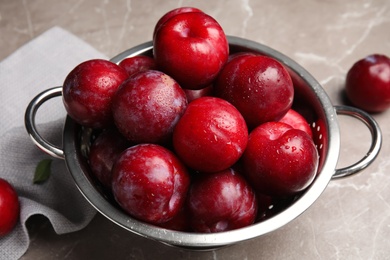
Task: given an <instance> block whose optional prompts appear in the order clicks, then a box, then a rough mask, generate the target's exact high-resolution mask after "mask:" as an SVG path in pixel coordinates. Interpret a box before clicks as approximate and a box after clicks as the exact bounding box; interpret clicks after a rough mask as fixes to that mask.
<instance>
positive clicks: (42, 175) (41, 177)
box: [33, 159, 52, 184]
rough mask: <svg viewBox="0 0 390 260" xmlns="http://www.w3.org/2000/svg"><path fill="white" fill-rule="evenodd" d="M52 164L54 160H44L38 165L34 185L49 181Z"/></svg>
mask: <svg viewBox="0 0 390 260" xmlns="http://www.w3.org/2000/svg"><path fill="white" fill-rule="evenodd" d="M51 162H52V159H43V160H42V161H40V162H39V163H38V165H37V167H36V168H35V174H34V179H33V183H34V184H40V183H43V182H45V181H46V180H47V179H49V177H50V174H51V168H50V166H51Z"/></svg>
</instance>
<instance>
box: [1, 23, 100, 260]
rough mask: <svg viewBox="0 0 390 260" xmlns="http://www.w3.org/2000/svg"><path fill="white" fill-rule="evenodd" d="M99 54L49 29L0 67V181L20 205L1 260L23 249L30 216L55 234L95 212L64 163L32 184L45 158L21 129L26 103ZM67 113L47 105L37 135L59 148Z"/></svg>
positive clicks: (81, 224)
mask: <svg viewBox="0 0 390 260" xmlns="http://www.w3.org/2000/svg"><path fill="white" fill-rule="evenodd" d="M92 58H104V59H107V57H104V55H103V54H101V53H99V52H98V51H96V50H95V49H94V48H93V47H91V46H90V45H88V44H87V43H85V42H83V41H82V40H80V39H79V38H77V37H75V36H74V35H72V34H71V33H69V32H67V31H65V30H63V29H61V28H58V27H54V28H52V29H50V30H48V31H47V32H45V33H43V34H42V35H40V36H38V37H37V38H35V39H34V40H32V41H30V42H29V43H27V44H26V45H24V46H22V47H21V48H20V49H19V50H17V51H16V52H15V53H13V54H12V55H10V56H9V57H7V58H6V59H4V60H3V61H2V62H1V63H0V88H1V94H0V178H3V179H6V180H7V181H8V182H10V183H11V184H12V185H13V186H14V187H15V189H16V191H17V193H18V195H19V201H20V207H21V212H20V221H19V223H18V224H17V226H16V228H15V229H14V230H13V231H12V232H11V233H10V234H9V235H7V236H5V237H3V238H0V259H1V260H2V259H7V260H9V259H18V258H20V257H21V256H22V255H23V254H24V253H25V252H26V251H27V249H28V246H29V242H30V239H29V235H28V230H27V228H26V221H27V220H28V219H29V217H30V216H33V215H36V214H40V215H44V216H46V217H47V218H48V219H49V220H50V222H51V224H52V226H53V228H54V230H55V232H56V233H58V234H64V233H68V232H73V231H77V230H80V229H82V228H84V227H85V226H86V225H87V224H88V223H89V222H90V220H91V219H92V218H93V216H94V215H95V213H96V211H95V210H94V209H93V208H92V207H91V206H90V205H89V204H88V202H87V201H86V200H85V199H84V197H83V196H82V195H81V193H80V192H79V191H78V189H77V188H76V185H75V183H74V182H73V179H72V177H71V175H70V174H69V173H68V171H67V169H66V167H65V162H64V161H63V160H61V159H53V162H52V165H51V170H52V174H51V176H50V178H49V179H48V180H47V181H46V182H45V183H43V184H39V185H38V184H33V176H34V172H35V167H36V166H37V164H38V162H40V161H41V160H42V159H45V158H51V157H50V156H49V155H46V154H45V153H44V152H42V151H41V150H39V149H38V148H37V147H36V146H35V145H34V143H33V142H32V141H31V139H30V138H29V136H28V134H27V132H26V130H25V127H24V113H25V109H26V107H27V105H28V103H29V102H30V101H31V99H32V98H34V97H35V96H36V95H37V94H38V93H40V92H41V91H43V90H45V89H48V88H51V87H54V86H60V85H62V83H63V81H64V79H65V77H66V75H67V74H68V73H69V72H70V70H72V69H73V68H74V67H75V66H76V65H78V64H79V63H81V62H82V61H85V60H87V59H92ZM65 115H66V112H65V110H64V108H63V104H62V101H61V98H60V97H57V98H53V99H51V100H49V101H47V102H46V103H45V104H44V105H43V106H42V107H41V108H40V109H39V111H38V113H37V117H36V120H37V125H38V130H39V131H40V133H41V135H42V136H43V137H44V138H45V139H47V140H49V141H50V142H52V143H54V144H57V145H59V146H61V139H62V127H63V123H64V120H65Z"/></svg>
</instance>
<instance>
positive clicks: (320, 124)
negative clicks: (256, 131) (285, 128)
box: [25, 36, 382, 250]
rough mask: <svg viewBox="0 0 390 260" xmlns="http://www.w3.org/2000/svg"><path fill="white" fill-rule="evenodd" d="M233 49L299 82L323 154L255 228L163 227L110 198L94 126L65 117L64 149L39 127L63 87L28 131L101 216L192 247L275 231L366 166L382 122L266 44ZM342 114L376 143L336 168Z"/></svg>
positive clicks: (238, 42) (147, 48)
mask: <svg viewBox="0 0 390 260" xmlns="http://www.w3.org/2000/svg"><path fill="white" fill-rule="evenodd" d="M228 40H229V46H230V50H231V52H242V51H251V52H256V53H260V54H263V55H267V56H270V57H273V58H275V59H277V60H279V61H280V62H282V63H283V64H284V65H285V66H286V67H287V68H288V70H289V73H290V75H291V77H292V79H293V82H294V88H295V98H294V105H293V106H294V108H296V109H297V110H299V111H301V112H302V113H303V114H304V115H305V117H306V119H307V120H308V121H309V122H310V123H311V125H312V127H313V132H314V135H315V136H316V138H315V142H316V145H317V148H318V151H319V154H320V166H319V169H318V173H317V177H316V178H315V180H314V182H313V183H312V185H311V186H310V187H309V188H308V189H306V190H305V191H304V192H303V193H302V194H300V195H299V196H297V197H296V198H295V200H294V201H293V202H292V203H291V204H289V205H288V206H286V208H284V209H282V210H281V211H280V212H279V213H278V214H276V215H275V216H273V217H271V218H269V219H266V220H264V221H261V222H258V223H255V224H253V225H251V226H248V227H245V228H240V229H237V230H233V231H228V232H221V233H213V234H199V233H185V232H178V231H172V230H167V229H164V228H159V227H156V226H153V225H150V224H147V223H143V222H141V221H138V220H136V219H134V218H131V217H130V216H128V215H127V214H126V213H124V211H122V210H121V209H120V208H119V207H118V206H117V204H116V203H115V202H114V201H113V199H112V198H110V197H109V196H107V194H105V193H104V191H103V190H102V189H101V188H100V186H99V184H98V183H97V182H96V181H95V179H94V178H93V177H92V176H91V175H90V172H89V167H88V164H87V161H86V154H87V153H88V148H89V145H90V137H91V134H92V130H91V129H87V128H84V127H81V126H80V125H78V124H76V123H75V122H74V121H73V120H72V119H71V118H70V117H67V118H66V121H65V126H64V130H63V147H56V146H54V145H52V144H50V143H49V142H47V141H46V140H44V139H43V138H42V137H41V136H40V135H39V133H38V131H37V129H36V126H35V114H36V111H37V110H38V108H39V107H40V106H41V105H42V104H43V103H44V102H45V101H47V100H49V99H51V98H53V97H56V96H61V95H62V87H61V86H59V87H55V88H51V89H48V90H46V91H44V92H42V93H40V94H38V95H37V96H36V97H35V98H34V99H33V100H32V101H31V103H30V104H29V106H28V107H27V109H26V114H25V125H26V129H27V132H28V133H29V135H30V136H31V138H32V140H33V141H34V142H35V144H36V145H37V146H38V147H40V148H41V149H42V150H43V151H45V152H46V153H48V154H50V155H51V156H54V157H57V158H62V159H64V160H65V162H66V164H67V167H68V170H69V172H70V174H71V175H72V177H73V178H74V181H75V183H76V185H77V187H78V188H79V190H80V192H81V193H82V194H83V195H84V197H85V198H86V199H87V200H88V201H89V202H90V203H91V205H92V206H94V207H95V208H96V209H97V210H98V211H99V212H100V213H101V214H103V215H104V216H106V217H107V218H108V219H110V220H111V221H112V222H114V223H116V224H118V225H119V226H121V227H123V228H124V229H126V230H128V231H131V232H134V233H136V234H139V235H141V236H144V237H147V238H150V239H154V240H157V241H159V242H162V243H165V244H168V245H173V246H179V247H186V248H191V249H202V250H204V249H209V248H216V247H220V246H225V245H229V244H234V243H237V242H241V241H244V240H248V239H252V238H255V237H258V236H261V235H264V234H266V233H268V232H271V231H273V230H276V229H278V228H280V227H282V226H284V225H286V224H287V223H289V222H290V221H292V220H293V219H295V218H296V217H298V216H299V215H300V214H302V213H303V212H304V211H305V210H306V209H308V208H309V207H310V206H311V205H312V204H313V203H314V202H315V201H316V200H317V198H318V197H319V196H320V195H321V193H322V192H323V191H324V190H325V188H326V187H327V185H328V183H329V181H330V180H331V179H335V178H340V177H345V176H349V175H352V174H354V173H357V172H359V171H361V170H362V169H364V168H366V167H367V166H368V165H369V164H370V163H371V162H373V160H374V159H375V158H376V156H377V155H378V153H379V151H380V148H381V143H382V136H381V131H380V128H379V126H378V124H377V123H376V122H375V120H374V119H373V118H372V117H371V116H370V115H369V114H367V113H365V112H363V111H361V110H359V109H356V108H354V107H349V106H333V105H332V103H331V101H330V99H329V97H328V96H327V94H326V93H325V91H324V89H323V88H322V87H321V86H320V84H319V83H318V82H317V81H316V80H315V79H314V78H313V77H312V76H311V75H310V74H309V73H308V72H307V71H306V70H305V69H304V68H302V67H301V66H300V65H299V64H297V63H296V62H294V61H293V60H291V59H290V58H288V57H286V56H285V55H283V54H281V53H279V52H278V51H276V50H273V49H271V48H269V47H267V46H264V45H262V44H259V43H256V42H253V41H249V40H246V39H242V38H238V37H232V36H228ZM152 52H153V46H152V42H147V43H144V44H141V45H138V46H136V47H134V48H131V49H129V50H127V51H125V52H123V53H121V54H119V55H117V56H116V57H114V58H113V59H111V61H113V62H116V63H118V62H120V61H121V60H122V59H124V58H126V57H130V56H135V55H139V54H145V55H152ZM340 114H343V115H348V116H352V117H354V118H356V119H358V120H361V121H362V122H363V123H365V125H366V126H367V127H368V128H369V130H370V133H371V137H372V143H371V146H370V148H369V151H368V152H367V154H366V156H364V158H362V159H361V160H360V161H358V162H356V163H355V164H353V165H351V166H348V167H345V168H342V169H336V166H337V161H338V157H339V152H340V131H339V124H338V120H337V116H338V115H340Z"/></svg>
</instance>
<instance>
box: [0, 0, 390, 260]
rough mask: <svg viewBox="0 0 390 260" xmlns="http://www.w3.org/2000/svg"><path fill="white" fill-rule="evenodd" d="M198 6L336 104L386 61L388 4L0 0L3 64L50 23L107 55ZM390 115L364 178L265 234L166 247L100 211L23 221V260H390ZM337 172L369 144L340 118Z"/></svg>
mask: <svg viewBox="0 0 390 260" xmlns="http://www.w3.org/2000/svg"><path fill="white" fill-rule="evenodd" d="M179 6H195V7H198V8H200V9H202V10H203V11H205V12H207V13H209V14H210V15H212V16H213V17H215V18H216V19H217V20H218V21H219V22H220V24H221V25H222V27H223V28H224V30H225V32H226V34H229V35H235V36H239V37H244V38H248V39H251V40H255V41H258V42H260V43H263V44H266V45H268V46H270V47H272V48H274V49H277V50H278V51H280V52H282V53H284V54H286V55H287V56H289V57H290V58H292V59H294V60H296V61H297V62H298V63H300V64H301V65H302V66H304V67H305V68H306V69H307V70H308V71H309V72H310V73H311V74H312V75H313V76H314V77H315V78H316V79H317V80H318V81H319V82H320V83H321V85H322V86H323V87H324V89H325V90H326V92H327V93H328V94H329V96H330V98H331V100H332V102H333V103H334V104H335V105H336V104H342V103H343V99H342V97H341V93H342V89H343V87H344V80H345V75H346V72H347V71H348V69H349V68H350V66H352V64H353V63H354V62H355V61H356V60H358V59H360V58H363V57H364V56H366V55H368V54H371V53H383V54H386V55H388V56H390V1H388V0H356V1H336V0H329V1H321V0H315V1H305V0H297V1H287V0H276V1H265V0H259V1H254V0H252V1H249V0H241V1H238V0H237V1H233V0H228V1H222V0H218V1H182V0H181V1H163V0H159V1H139V0H133V1H131V0H127V1H121V0H99V1H94V0H69V1H47V0H45V1H43V0H31V1H27V0H15V1H7V0H0V60H2V59H4V58H5V57H7V56H8V55H9V54H11V53H12V52H13V51H15V50H16V49H17V48H18V47H20V46H21V45H23V44H24V43H26V42H28V41H29V40H31V39H33V38H34V37H35V36H37V35H39V34H40V33H42V32H44V31H46V30H47V29H49V28H51V27H53V26H60V27H62V28H64V29H66V30H68V31H70V32H71V33H73V34H75V35H76V36H78V37H80V38H81V39H83V40H84V41H86V42H88V43H89V44H91V45H92V46H93V47H95V48H96V49H97V50H99V51H100V52H102V53H104V54H105V55H107V56H108V57H112V56H114V55H115V54H117V53H119V52H121V51H123V50H125V49H128V48H129V47H131V46H134V45H136V44H139V43H142V42H145V41H149V40H150V39H151V35H152V31H153V26H154V24H155V22H156V21H157V20H158V18H159V17H160V16H161V15H163V14H164V13H165V12H166V11H168V10H170V9H173V8H176V7H179ZM389 113H390V111H387V112H384V113H381V114H376V115H374V117H375V119H376V120H377V122H378V123H379V125H380V126H381V128H382V132H383V146H382V151H381V153H380V155H379V157H378V158H377V160H376V161H375V162H374V163H373V164H372V165H370V166H369V167H368V168H367V169H366V170H364V171H363V172H361V173H359V174H357V175H355V176H353V177H350V178H345V179H341V180H332V181H331V182H330V183H329V185H328V187H327V188H326V190H325V191H324V193H323V194H322V196H321V197H320V198H319V199H318V200H317V201H316V202H315V204H314V205H313V206H312V207H310V208H309V209H308V210H307V211H306V212H305V213H304V214H302V215H301V216H300V217H299V218H297V219H296V220H294V221H292V222H291V223H289V224H288V225H286V226H284V227H283V228H281V229H279V230H277V231H275V232H272V233H270V234H268V235H265V236H263V237H259V238H256V239H252V240H249V241H245V242H243V243H240V244H237V245H233V246H229V247H226V248H222V249H219V250H216V251H210V252H191V251H187V250H182V249H177V248H171V247H168V246H165V245H162V244H160V243H157V242H154V241H150V240H147V239H145V238H142V237H139V236H137V235H134V234H132V233H129V232H126V231H125V230H123V229H121V228H120V227H118V226H116V225H115V224H112V223H111V222H110V221H109V220H107V219H105V218H104V217H103V216H101V215H100V214H98V215H97V216H96V217H95V218H94V219H93V221H92V222H91V223H90V224H89V225H88V226H87V227H86V228H85V229H83V230H81V231H79V232H75V233H71V234H66V235H61V236H59V235H56V234H55V233H54V231H53V230H52V228H51V226H50V223H49V222H48V221H47V220H45V219H44V218H41V217H34V218H32V219H31V220H30V221H29V230H30V237H31V244H30V247H29V250H28V251H27V252H26V254H25V255H24V256H23V257H22V259H389V258H390V240H389V238H390V202H389V201H390V175H389V172H390V161H389V153H390V142H389V141H388V138H389V136H390V118H389V116H390V114H389ZM339 122H340V127H341V139H342V142H341V151H340V152H341V154H340V159H339V165H338V167H343V166H346V165H349V164H351V163H353V162H355V161H357V160H358V159H359V158H361V157H362V156H363V155H364V154H365V152H366V151H367V149H368V147H369V143H370V137H369V132H368V130H367V129H366V128H365V126H363V125H362V124H361V123H360V122H358V121H357V120H354V119H350V118H347V117H344V116H339Z"/></svg>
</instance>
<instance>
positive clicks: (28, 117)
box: [24, 87, 65, 159]
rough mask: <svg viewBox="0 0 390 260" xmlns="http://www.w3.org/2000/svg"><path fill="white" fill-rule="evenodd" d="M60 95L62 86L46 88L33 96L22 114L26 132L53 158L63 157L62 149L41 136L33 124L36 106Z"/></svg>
mask: <svg viewBox="0 0 390 260" xmlns="http://www.w3.org/2000/svg"><path fill="white" fill-rule="evenodd" d="M61 95H62V87H54V88H50V89H47V90H45V91H43V92H41V93H40V94H38V95H37V96H35V98H33V99H32V100H31V101H30V104H29V105H28V106H27V108H26V113H25V114H24V124H25V127H26V130H27V132H28V134H29V135H30V137H31V139H32V140H33V142H34V143H35V145H36V146H38V147H39V148H40V149H41V150H43V151H44V152H45V153H47V154H49V155H51V156H53V157H55V158H60V159H64V158H65V157H64V151H63V150H62V149H61V148H59V147H57V146H55V145H53V144H51V143H49V142H48V141H46V140H45V139H44V138H42V136H41V135H40V134H39V133H38V130H37V127H36V125H35V115H36V113H37V111H38V108H39V107H40V106H41V105H42V104H43V103H45V102H46V101H47V100H49V99H51V98H53V97H57V96H61Z"/></svg>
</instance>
